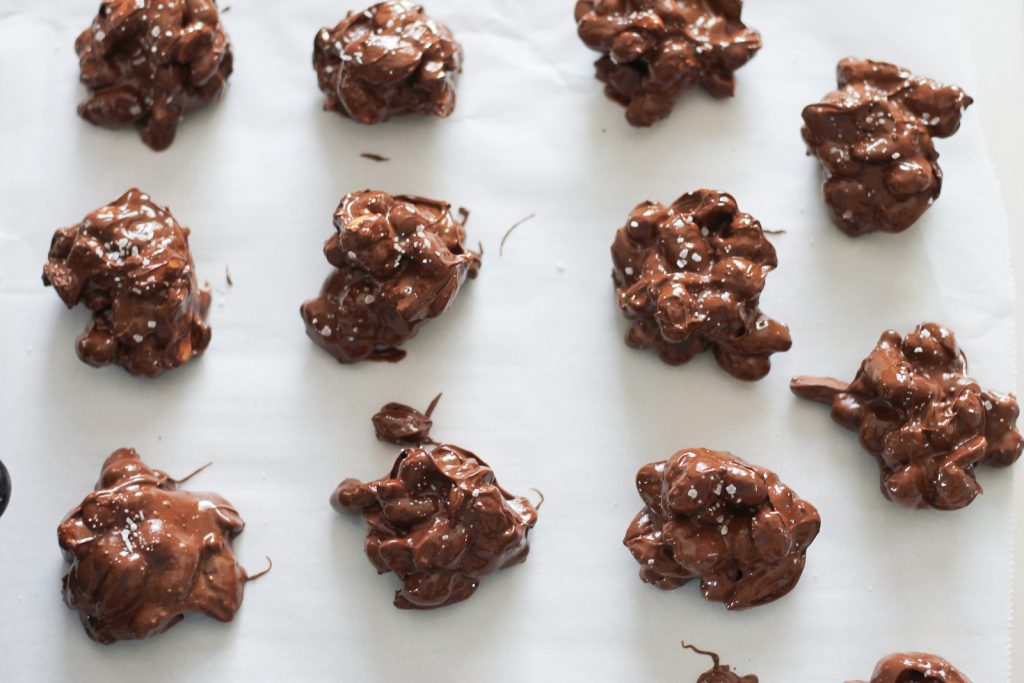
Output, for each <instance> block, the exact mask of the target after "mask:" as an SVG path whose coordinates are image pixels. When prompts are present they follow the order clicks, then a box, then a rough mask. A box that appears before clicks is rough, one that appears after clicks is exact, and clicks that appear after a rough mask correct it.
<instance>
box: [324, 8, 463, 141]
mask: <svg viewBox="0 0 1024 683" xmlns="http://www.w3.org/2000/svg"><path fill="white" fill-rule="evenodd" d="M313 66H314V67H315V68H316V73H317V80H318V81H319V83H320V90H321V91H323V93H324V95H326V96H327V101H326V102H325V103H324V108H325V109H327V110H329V111H334V112H337V113H339V114H341V115H342V116H347V117H350V118H352V119H353V120H355V121H358V122H359V123H366V124H372V123H380V122H382V121H387V120H388V118H389V117H390V116H392V115H396V114H412V113H416V114H434V115H435V116H442V117H444V116H449V115H451V113H452V111H454V110H455V77H456V75H457V74H458V73H459V72H460V71H461V70H462V47H461V46H460V45H459V44H458V43H457V42H455V38H454V36H452V32H451V30H449V28H448V27H447V26H445V25H444V24H442V23H440V22H437V21H434V20H433V19H431V18H430V17H428V16H427V14H426V12H424V11H423V7H422V6H420V5H417V4H415V3H413V2H409V1H408V0H390V1H389V2H381V3H378V4H376V5H374V6H373V7H370V8H369V9H367V10H366V11H363V12H360V13H358V14H349V15H348V16H347V17H346V18H345V19H344V20H342V22H341V23H340V24H338V25H337V26H335V27H334V28H333V29H329V28H323V29H320V32H319V33H318V34H317V36H316V41H315V42H314V44H313Z"/></svg>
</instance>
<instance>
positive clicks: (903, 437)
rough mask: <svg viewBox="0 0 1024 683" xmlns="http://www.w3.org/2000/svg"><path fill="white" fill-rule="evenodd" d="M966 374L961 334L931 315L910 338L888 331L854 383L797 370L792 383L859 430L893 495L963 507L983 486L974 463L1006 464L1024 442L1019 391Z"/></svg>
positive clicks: (921, 503) (906, 501) (914, 502)
mask: <svg viewBox="0 0 1024 683" xmlns="http://www.w3.org/2000/svg"><path fill="white" fill-rule="evenodd" d="M966 373H967V358H966V356H965V355H964V353H963V351H961V349H960V346H959V345H958V344H957V341H956V338H955V337H954V336H953V333H952V332H951V331H950V330H949V329H947V328H945V327H943V326H942V325H938V324H935V323H925V324H923V325H919V326H918V327H917V329H915V330H914V331H913V332H912V333H910V334H908V335H907V336H906V337H903V336H901V335H900V334H899V333H898V332H895V331H893V330H889V331H887V332H884V333H883V334H882V336H881V338H880V339H879V340H878V345H877V346H876V347H875V349H874V350H873V351H872V352H871V355H869V356H868V357H867V359H866V360H865V361H864V362H863V363H862V364H861V367H860V370H858V372H857V375H856V377H854V379H853V381H852V382H850V383H849V384H847V383H845V382H841V381H839V380H834V379H827V378H817V377H797V378H795V379H793V381H792V383H791V387H792V389H793V392H794V393H795V394H796V395H797V396H799V397H801V398H806V399H810V400H813V401H819V402H822V403H827V404H830V405H831V406H832V419H833V420H835V421H836V422H837V423H839V424H840V425H842V426H843V427H846V428H847V429H850V430H852V431H856V432H858V433H859V435H860V442H861V444H862V445H863V446H864V448H865V449H867V451H868V452H869V453H871V454H872V455H873V456H875V458H876V459H877V460H878V464H879V467H880V468H881V488H882V493H883V494H884V495H885V497H886V498H888V499H889V500H892V501H895V502H897V503H901V504H903V505H906V506H909V507H915V508H935V509H938V510H956V509H959V508H962V507H965V506H967V505H969V504H970V503H971V502H972V501H973V500H974V499H975V498H976V497H977V496H978V494H979V493H981V485H980V484H978V481H977V479H976V478H975V471H974V470H975V468H976V467H978V466H979V465H989V466H992V467H1008V466H1009V465H1012V464H1013V463H1014V462H1016V461H1017V459H1018V458H1019V457H1020V455H1021V451H1022V450H1024V439H1022V438H1021V435H1020V432H1018V431H1017V429H1016V426H1015V425H1016V422H1017V417H1018V416H1019V414H1020V409H1019V407H1018V405H1017V400H1016V398H1014V397H1013V396H1012V395H1004V394H997V393H995V392H992V391H986V390H983V389H982V388H981V387H980V386H979V385H978V383H977V382H976V381H975V380H973V379H972V378H970V377H968V376H967V374H966Z"/></svg>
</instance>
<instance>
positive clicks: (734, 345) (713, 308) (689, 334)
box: [612, 190, 792, 380]
mask: <svg viewBox="0 0 1024 683" xmlns="http://www.w3.org/2000/svg"><path fill="white" fill-rule="evenodd" d="M612 260H613V262H614V265H615V270H614V273H613V279H614V281H615V286H616V292H617V295H618V302H619V308H620V309H621V310H622V312H623V314H624V315H625V316H626V318H627V319H628V320H629V323H630V326H629V332H628V333H627V335H626V343H627V344H629V345H630V346H632V347H635V348H639V349H656V350H657V351H658V354H659V356H660V357H661V359H662V360H663V361H665V362H666V363H671V364H673V365H678V364H681V363H686V362H687V361H689V360H690V359H691V358H693V357H694V356H696V355H697V354H699V353H702V352H704V351H706V350H708V349H712V350H713V351H714V354H715V360H717V361H718V364H719V365H720V366H722V368H723V369H724V370H725V371H726V372H728V373H729V374H731V375H733V376H734V377H738V378H739V379H744V380H756V379H760V378H762V377H764V376H765V375H767V374H768V371H769V370H770V369H771V360H770V357H771V354H773V353H776V352H779V351H786V350H788V349H789V348H790V346H791V345H792V341H791V340H790V336H789V329H788V328H787V327H786V326H785V325H783V324H782V323H780V322H778V321H776V320H772V319H771V318H769V317H768V316H766V315H765V314H764V313H762V312H761V309H760V308H759V305H760V297H761V290H763V289H764V285H765V279H766V278H767V276H768V273H770V272H771V271H772V270H773V269H774V268H775V267H776V266H777V265H778V260H777V258H776V255H775V248H774V247H773V246H772V245H771V242H769V241H768V239H767V238H766V237H765V234H764V230H763V229H762V228H761V224H760V222H758V221H757V220H756V219H754V218H753V217H752V216H751V215H750V214H747V213H742V212H740V210H739V208H738V207H737V206H736V200H735V199H733V198H732V197H731V196H730V195H728V194H725V193H724V192H718V191H715V190H699V191H697V192H692V193H689V194H686V195H683V196H682V197H680V198H679V199H677V200H676V201H675V202H674V203H673V204H671V205H670V206H667V207H666V206H664V205H662V204H659V203H655V202H650V201H648V202H644V203H643V204H640V205H639V206H637V207H636V208H635V209H634V210H633V213H632V214H631V215H630V217H629V220H628V221H627V223H626V225H625V227H623V228H621V229H620V230H619V231H618V233H617V234H616V236H615V242H614V244H613V245H612Z"/></svg>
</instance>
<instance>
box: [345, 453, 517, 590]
mask: <svg viewBox="0 0 1024 683" xmlns="http://www.w3.org/2000/svg"><path fill="white" fill-rule="evenodd" d="M331 505H333V506H334V508H335V509H336V510H338V511H339V512H362V513H363V517H365V519H366V522H367V524H368V525H369V527H370V532H369V534H368V535H367V537H366V554H367V556H368V557H369V558H370V562H371V563H372V564H373V566H374V567H376V568H377V571H378V572H379V573H381V574H385V573H387V572H394V573H395V575H396V576H398V578H399V579H401V581H402V589H401V590H400V591H398V592H397V593H396V594H395V606H396V607H400V608H403V609H431V608H434V607H443V606H445V605H450V604H452V603H455V602H459V601H461V600H465V599H466V598H468V597H470V596H471V595H472V594H473V593H474V592H475V591H476V589H477V587H478V586H479V585H480V580H481V579H482V578H483V577H484V576H486V575H488V574H490V573H492V572H495V571H497V570H499V569H504V568H505V567H510V566H512V565H514V564H519V563H520V562H523V561H524V560H525V559H526V555H527V553H528V552H529V550H530V546H529V545H528V542H527V538H526V536H527V534H528V533H529V531H530V529H531V528H533V526H534V525H535V524H536V523H537V510H536V509H535V508H534V507H533V505H531V504H530V502H529V501H528V500H526V499H525V498H520V497H518V496H513V495H512V494H511V493H509V492H508V491H506V490H505V489H503V488H501V486H499V485H498V482H497V480H496V479H495V477H494V471H493V470H491V468H490V467H489V466H488V465H487V463H485V462H484V461H483V460H481V459H480V458H478V457H477V456H475V455H474V454H472V453H470V452H469V451H466V450H463V449H461V448H458V447H457V446H447V445H443V446H437V447H435V448H434V449H433V450H430V451H428V450H425V449H422V448H409V449H406V450H404V451H402V453H401V454H400V455H399V456H398V460H396V461H395V465H394V467H393V468H392V470H391V473H390V474H389V475H388V476H387V477H384V478H383V479H378V480H377V481H374V482H370V483H368V484H364V483H362V482H360V481H357V480H355V479H346V480H345V481H343V482H342V483H341V485H340V486H339V487H338V488H337V490H336V491H335V492H334V495H333V496H331Z"/></svg>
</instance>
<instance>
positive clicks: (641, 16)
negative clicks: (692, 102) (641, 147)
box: [576, 0, 761, 126]
mask: <svg viewBox="0 0 1024 683" xmlns="http://www.w3.org/2000/svg"><path fill="white" fill-rule="evenodd" d="M742 9H743V3H742V2H741V0H579V2H577V3H576V23H577V25H578V26H577V28H578V31H579V35H580V38H582V39H583V42H584V43H585V44H586V45H587V47H589V48H590V49H592V50H596V51H598V52H601V53H603V54H604V56H603V57H601V59H599V60H597V63H596V66H597V78H598V80H600V81H601V82H602V83H604V84H605V89H604V91H605V94H606V95H608V97H610V98H611V99H613V100H615V101H616V102H618V103H620V104H622V105H625V107H626V120H627V121H629V123H630V124H631V125H634V126H650V125H652V124H653V123H654V122H656V121H660V120H661V119H663V118H666V117H667V116H668V115H669V114H670V113H672V107H673V106H675V101H676V99H677V98H678V97H679V95H681V94H682V93H683V92H684V91H685V90H688V89H690V88H692V87H694V86H697V85H700V86H702V87H703V88H704V89H705V90H706V91H707V92H708V93H710V94H711V95H712V96H713V97H718V98H722V97H732V95H733V92H734V91H735V89H736V81H735V78H734V77H733V72H735V71H736V69H739V68H740V67H741V66H743V65H744V64H746V63H747V62H748V61H749V60H750V59H751V57H753V56H754V54H756V53H757V51H758V50H760V49H761V35H760V34H759V33H758V32H757V31H755V30H754V29H751V28H747V26H746V25H744V23H743V22H742V21H741V20H740V13H741V11H742Z"/></svg>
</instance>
